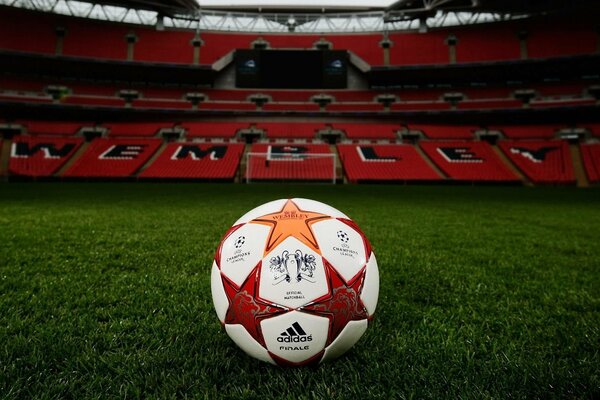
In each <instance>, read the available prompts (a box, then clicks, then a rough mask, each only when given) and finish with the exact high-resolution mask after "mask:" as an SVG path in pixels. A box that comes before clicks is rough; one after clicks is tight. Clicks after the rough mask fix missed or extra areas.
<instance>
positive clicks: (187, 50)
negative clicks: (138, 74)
mask: <svg viewBox="0 0 600 400" xmlns="http://www.w3.org/2000/svg"><path fill="white" fill-rule="evenodd" d="M135 34H136V36H137V41H136V43H135V51H134V57H133V58H134V60H136V61H149V62H164V63H180V64H192V63H193V55H194V48H193V46H192V43H191V42H192V39H193V38H194V32H193V31H189V30H164V31H157V30H153V29H147V28H136V30H135Z"/></svg>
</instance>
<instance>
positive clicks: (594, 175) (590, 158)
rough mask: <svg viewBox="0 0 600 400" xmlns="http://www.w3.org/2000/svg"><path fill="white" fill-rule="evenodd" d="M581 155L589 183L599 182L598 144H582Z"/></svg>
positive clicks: (599, 148) (599, 158) (599, 146)
mask: <svg viewBox="0 0 600 400" xmlns="http://www.w3.org/2000/svg"><path fill="white" fill-rule="evenodd" d="M581 157H582V160H583V165H584V167H585V173H586V175H587V178H588V180H589V181H590V183H598V182H600V144H598V143H594V144H582V145H581Z"/></svg>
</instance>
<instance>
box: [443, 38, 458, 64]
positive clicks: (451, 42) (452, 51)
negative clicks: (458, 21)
mask: <svg viewBox="0 0 600 400" xmlns="http://www.w3.org/2000/svg"><path fill="white" fill-rule="evenodd" d="M457 43H458V39H457V38H456V36H455V35H449V36H448V37H447V38H446V45H447V46H448V63H449V64H456V44H457Z"/></svg>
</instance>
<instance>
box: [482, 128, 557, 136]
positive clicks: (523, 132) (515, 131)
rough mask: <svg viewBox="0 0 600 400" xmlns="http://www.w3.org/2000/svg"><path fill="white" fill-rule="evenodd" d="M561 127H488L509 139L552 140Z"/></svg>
mask: <svg viewBox="0 0 600 400" xmlns="http://www.w3.org/2000/svg"><path fill="white" fill-rule="evenodd" d="M560 128H561V127H560V126H557V125H504V126H497V127H490V129H491V130H498V131H501V132H502V133H504V136H506V137H507V138H509V139H553V138H554V136H555V135H556V131H557V130H559V129H560Z"/></svg>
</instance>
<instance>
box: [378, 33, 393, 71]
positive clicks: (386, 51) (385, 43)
mask: <svg viewBox="0 0 600 400" xmlns="http://www.w3.org/2000/svg"><path fill="white" fill-rule="evenodd" d="M393 45H394V42H392V41H391V40H390V39H389V37H388V33H387V32H385V33H384V34H383V40H381V42H379V47H381V48H382V49H383V65H390V64H391V61H390V48H391V47H392V46H393Z"/></svg>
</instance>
